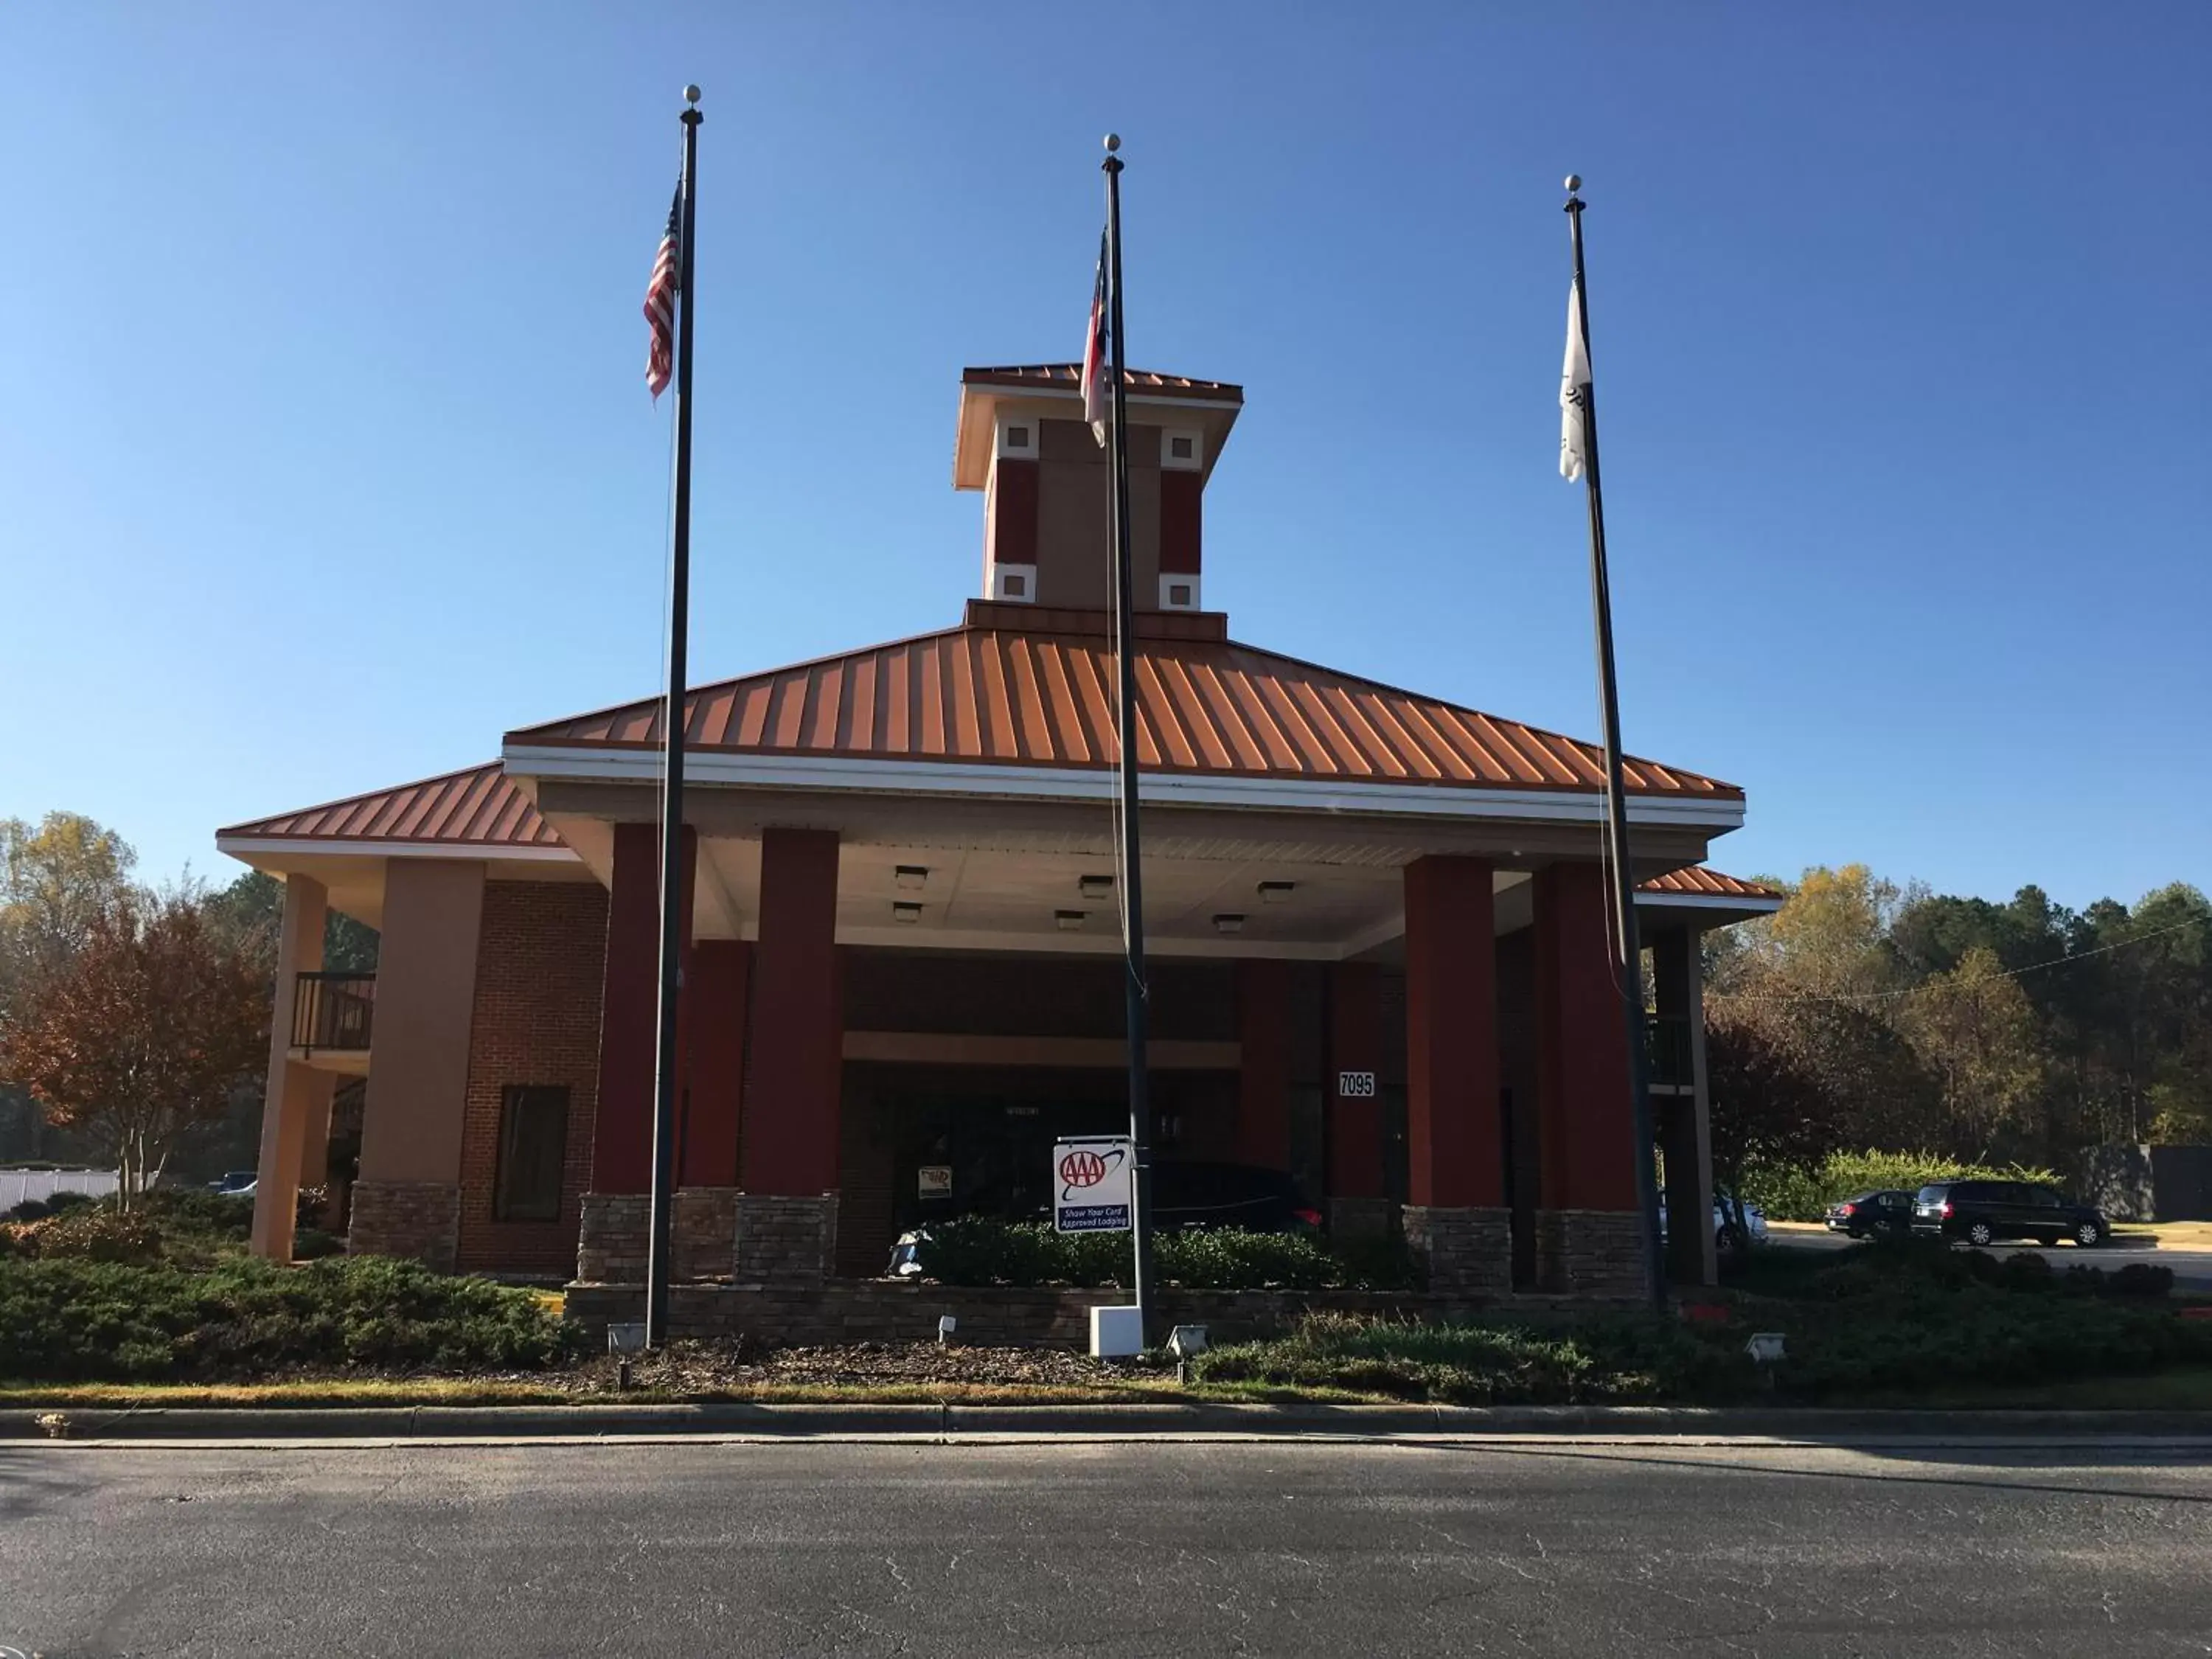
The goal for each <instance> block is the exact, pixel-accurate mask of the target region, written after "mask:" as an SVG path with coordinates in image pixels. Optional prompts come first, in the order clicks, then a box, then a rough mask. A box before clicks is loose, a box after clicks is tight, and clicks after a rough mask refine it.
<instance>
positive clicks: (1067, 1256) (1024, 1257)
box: [918, 1216, 1415, 1291]
mask: <svg viewBox="0 0 2212 1659" xmlns="http://www.w3.org/2000/svg"><path fill="white" fill-rule="evenodd" d="M918 1255H919V1259H920V1261H921V1270H922V1272H923V1273H924V1274H925V1275H927V1277H929V1278H931V1279H935V1280H937V1281H938V1282H939V1284H942V1285H1070V1286H1073V1287H1076V1288H1079V1289H1086V1290H1087V1289H1092V1288H1096V1287H1097V1286H1100V1285H1127V1284H1129V1283H1130V1280H1131V1277H1132V1275H1133V1273H1134V1271H1135V1268H1134V1258H1133V1255H1132V1254H1131V1246H1130V1242H1129V1235H1128V1234H1127V1233H1063V1232H1058V1231H1054V1229H1053V1228H1051V1227H1049V1226H1047V1225H1044V1224H1042V1223H1041V1222H1031V1221H998V1220H994V1219H991V1218H986V1217H980V1216H972V1217H968V1218H962V1219H959V1220H954V1221H947V1222H941V1223H938V1224H935V1225H932V1226H931V1227H930V1229H929V1237H927V1240H925V1241H924V1243H922V1245H921V1249H920V1251H919V1252H918ZM1152 1266H1153V1269H1154V1271H1155V1273H1157V1274H1158V1278H1159V1279H1160V1281H1161V1282H1162V1283H1163V1284H1167V1285H1184V1286H1187V1287H1188V1288H1191V1289H1194V1290H1196V1289H1206V1290H1229V1291H1253V1290H1265V1289H1269V1288H1279V1289H1283V1290H1294V1291H1317V1290H1328V1289H1346V1290H1375V1291H1401V1290H1410V1289H1413V1287H1414V1285H1415V1272H1414V1263H1413V1258H1412V1256H1411V1255H1410V1254H1409V1253H1408V1252H1407V1250H1406V1249H1405V1247H1404V1245H1403V1244H1402V1243H1399V1242H1398V1241H1396V1240H1394V1239H1374V1240H1344V1241H1340V1242H1338V1243H1335V1244H1334V1246H1331V1245H1328V1244H1324V1243H1322V1242H1320V1241H1319V1240H1316V1239H1315V1238H1312V1237H1308V1236H1306V1235H1304V1234H1297V1233H1253V1232H1244V1231H1239V1230H1237V1229H1233V1228H1224V1229H1220V1230H1218V1231H1192V1232H1179V1233H1163V1234H1161V1235H1159V1236H1158V1237H1156V1238H1154V1239H1153V1241H1152Z"/></svg>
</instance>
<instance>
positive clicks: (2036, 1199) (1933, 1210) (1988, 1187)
mask: <svg viewBox="0 0 2212 1659" xmlns="http://www.w3.org/2000/svg"><path fill="white" fill-rule="evenodd" d="M1912 1231H1915V1232H1917V1233H1923V1234H1935V1235H1937V1236H1940V1237H1944V1238H1963V1239H1965V1240H1966V1242H1967V1243H1969V1244H1987V1243H1990V1241H1991V1240H1993V1239H1999V1238H2032V1239H2033V1240H2034V1241H2035V1242H2036V1243H2039V1244H2056V1243H2057V1242H2058V1241H2059V1240H2060V1239H2062V1238H2070V1239H2072V1240H2073V1241H2074V1242H2075V1243H2076V1244H2080V1245H2082V1246H2084V1247H2085V1248H2086V1247H2087V1246H2089V1245H2093V1244H2101V1243H2104V1242H2105V1241H2106V1239H2107V1238H2109V1237H2112V1223H2111V1222H2109V1221H2107V1220H2106V1219H2105V1212H2103V1211H2102V1210H2100V1209H2097V1208H2096V1207H2094V1206H2092V1205H2087V1204H2076V1203H2075V1202H2074V1200H2071V1199H2069V1198H2068V1197H2067V1196H2066V1195H2065V1194H2063V1193H2062V1192H2060V1191H2059V1190H2058V1189H2057V1188H2056V1187H2039V1186H2037V1185H2035V1184H2034V1183H2033V1182H2026V1181H1936V1182H1929V1184H1928V1185H1927V1186H1925V1187H1923V1188H1921V1189H1920V1192H1919V1194H1918V1196H1917V1197H1916V1198H1915V1199H1914V1200H1913V1202H1912Z"/></svg>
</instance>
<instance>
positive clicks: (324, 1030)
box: [292, 974, 376, 1054]
mask: <svg viewBox="0 0 2212 1659" xmlns="http://www.w3.org/2000/svg"><path fill="white" fill-rule="evenodd" d="M374 1024H376V975H374V974H302V975H300V977H299V981H298V982H297V984H296V986H295V988H294V990H293V993H292V1046H293V1047H294V1048H299V1049H303V1050H305V1051H306V1052H307V1053H309V1054H313V1052H314V1051H315V1050H316V1049H318V1048H343V1049H353V1050H362V1049H366V1048H368V1038H369V1032H370V1030H371V1028H372V1027H374Z"/></svg>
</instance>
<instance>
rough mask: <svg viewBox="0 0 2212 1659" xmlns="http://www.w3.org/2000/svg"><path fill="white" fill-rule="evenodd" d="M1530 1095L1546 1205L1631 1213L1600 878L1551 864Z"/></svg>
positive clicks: (1541, 893) (1544, 884)
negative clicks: (1536, 1107) (1539, 1121)
mask: <svg viewBox="0 0 2212 1659" xmlns="http://www.w3.org/2000/svg"><path fill="white" fill-rule="evenodd" d="M1535 889H1536V890H1535V902H1536V1092H1537V1097H1538V1099H1539V1102H1540V1103H1541V1111H1542V1114H1543V1144H1544V1207H1545V1208H1546V1209H1547V1210H1632V1209H1634V1208H1636V1146H1635V1133H1634V1131H1633V1128H1632V1120H1633V1115H1634V1114H1633V1109H1632V1103H1631V1101H1630V1098H1629V1077H1628V1038H1627V1031H1626V1024H1625V1022H1624V1020H1623V1018H1622V1015H1621V1006H1620V989H1619V987H1617V986H1616V985H1615V983H1614V980H1613V945H1612V922H1611V920H1610V918H1609V916H1608V915H1607V902H1606V884H1605V872H1604V869H1603V866H1600V865H1597V864H1555V865H1553V866H1551V867H1550V868H1549V869H1546V870H1540V871H1538V872H1536V877H1535Z"/></svg>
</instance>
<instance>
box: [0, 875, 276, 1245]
mask: <svg viewBox="0 0 2212 1659" xmlns="http://www.w3.org/2000/svg"><path fill="white" fill-rule="evenodd" d="M267 992H268V987H267V985H266V984H265V982H264V976H263V975H262V973H261V970H260V969H258V967H257V966H256V964H255V963H253V962H252V960H251V959H250V958H249V957H248V956H247V955H246V953H245V952H244V951H241V950H240V948H239V947H238V946H237V945H235V944H234V943H232V942H229V941H228V940H227V939H226V938H225V937H224V936H223V935H222V934H221V933H218V932H217V931H216V930H215V929H212V928H210V927H209V925H208V920H207V917H206V915H205V913H204V909H203V907H202V903H201V901H200V896H199V895H198V894H197V893H192V892H184V893H171V894H166V895H161V896H149V895H144V894H137V893H126V894H125V895H122V896H118V897H117V898H115V899H114V900H113V901H112V902H110V903H108V904H107V905H106V906H104V907H103V908H101V909H100V912H99V913H98V914H97V915H95V916H94V917H93V918H92V919H91V920H90V921H89V923H88V926H87V927H86V930H85V933H84V935H83V937H82V942H81V943H80V944H79V945H78V946H77V948H76V950H75V951H73V952H71V953H70V956H69V957H67V958H66V959H64V961H63V962H62V963H59V964H58V965H57V966H56V967H55V969H53V970H52V972H51V973H48V974H46V975H43V976H42V977H41V978H40V981H38V982H37V983H36V984H35V985H34V986H33V987H31V989H30V991H29V993H28V994H27V995H25V996H23V997H22V998H21V999H20V1000H18V1002H17V1003H16V1005H15V1006H11V1007H10V1008H9V1011H8V1018H7V1023H6V1024H5V1026H4V1027H0V1076H4V1077H6V1078H8V1079H9V1080H10V1081H12V1082H15V1083H17V1084H19V1085H21V1086H22V1087H24V1088H26V1089H27V1090H28V1091H30V1093H31V1096H32V1098H33V1100H35V1101H36V1102H37V1103H39V1105H40V1108H41V1109H43V1110H44V1111H45V1113H46V1118H47V1121H50V1122H52V1123H54V1124H56V1125H58V1126H61V1127H69V1128H74V1129H77V1130H79V1131H81V1132H82V1133H86V1134H88V1135H90V1136H92V1137H94V1139H96V1140H98V1141H99V1143H100V1144H101V1145H102V1146H106V1147H108V1148H110V1149H112V1152H113V1153H114V1156H115V1159H116V1165H117V1169H118V1171H119V1173H120V1176H121V1183H122V1201H123V1204H124V1206H125V1207H126V1208H127V1207H128V1206H130V1204H131V1200H133V1199H134V1198H136V1197H137V1194H140V1193H142V1192H143V1191H145V1190H146V1188H149V1187H151V1186H152V1185H153V1184H154V1183H155V1182H156V1181H158V1180H160V1179H161V1170H162V1169H163V1167H164V1166H165V1165H166V1164H167V1162H168V1159H169V1154H170V1153H171V1152H172V1151H173V1150H174V1148H175V1146H176V1144H177V1141H178V1139H179V1137H180V1136H181V1135H183V1134H184V1133H185V1132H186V1131H187V1130H189V1129H191V1128H192V1127H195V1126H197V1125H199V1124H202V1123H207V1122H210V1121H214V1120H216V1119H217V1118H220V1117H221V1116H222V1115H223V1111H224V1109H225V1107H226V1106H227V1105H228V1101H229V1097H230V1092H231V1091H232V1090H233V1089H234V1087H235V1086H236V1085H238V1084H239V1083H240V1081H241V1080H242V1079H245V1078H247V1077H249V1076H251V1075H252V1073H253V1071H254V1070H255V1068H256V1067H257V1066H258V1065H259V1064H260V1063H261V1061H262V1060H263V1059H264V1057H265V1054H266V1043H267V1041H268V1033H269V1024H268V1015H269V1006H268V996H267Z"/></svg>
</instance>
